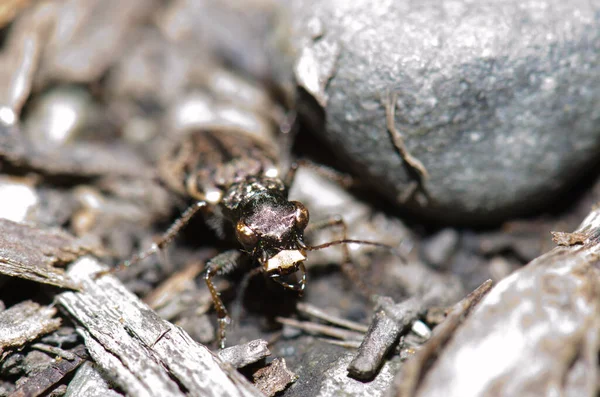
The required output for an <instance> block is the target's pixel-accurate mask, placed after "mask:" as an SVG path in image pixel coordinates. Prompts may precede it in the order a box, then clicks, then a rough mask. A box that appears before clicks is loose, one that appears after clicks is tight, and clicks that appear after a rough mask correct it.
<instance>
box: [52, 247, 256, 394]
mask: <svg viewBox="0 0 600 397" xmlns="http://www.w3.org/2000/svg"><path fill="white" fill-rule="evenodd" d="M104 269H106V267H105V266H103V265H101V264H99V263H98V262H97V261H96V260H94V259H92V258H88V257H84V258H81V259H80V260H78V261H77V262H76V263H75V264H73V266H72V267H71V269H70V270H69V275H70V276H71V277H72V278H73V279H74V280H76V281H78V282H80V283H81V285H82V291H81V292H65V293H62V294H61V295H59V296H58V298H57V302H58V303H59V304H60V305H62V306H63V307H64V308H65V309H66V310H67V311H68V312H69V313H70V314H71V315H72V316H73V317H74V318H75V319H76V321H77V322H78V323H79V324H81V327H80V328H78V331H79V332H80V333H81V334H82V335H83V337H84V339H85V344H86V347H87V348H88V350H89V352H90V355H91V356H92V358H93V359H94V361H95V362H96V363H97V364H98V365H99V366H100V367H101V368H102V370H103V371H105V372H106V373H107V374H108V375H110V377H111V378H112V379H113V380H114V381H115V383H116V384H118V385H119V387H120V388H121V389H122V390H124V391H125V392H126V393H127V394H128V395H130V396H185V395H187V396H223V395H227V396H260V392H259V391H258V390H256V389H255V388H254V387H253V386H252V385H251V384H250V383H249V382H248V381H247V380H246V379H245V378H244V377H243V376H242V375H241V374H240V373H238V372H237V371H236V370H235V369H234V368H233V367H232V366H230V365H228V364H224V363H223V362H222V361H221V360H219V359H218V357H216V356H215V355H214V354H213V353H212V352H211V351H210V350H208V349H207V348H206V347H205V346H203V345H201V344H199V343H197V342H195V341H194V340H192V339H191V338H190V336H189V335H188V334H187V333H185V332H184V331H183V330H182V329H181V328H179V327H176V326H174V325H172V324H171V323H169V322H167V321H165V320H163V319H161V318H159V317H158V316H157V315H156V313H155V312H153V311H152V310H151V309H150V308H149V307H148V306H146V305H145V304H144V303H143V302H142V301H140V300H139V299H138V298H137V297H136V296H135V295H133V294H132V293H131V292H129V291H128V290H127V289H126V288H125V287H124V286H123V284H121V282H120V281H119V280H117V279H116V278H115V277H113V276H103V277H100V278H99V279H94V277H93V275H95V274H96V273H98V272H100V271H102V270H104Z"/></svg>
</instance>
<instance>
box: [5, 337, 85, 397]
mask: <svg viewBox="0 0 600 397" xmlns="http://www.w3.org/2000/svg"><path fill="white" fill-rule="evenodd" d="M70 353H72V354H73V360H65V359H62V358H58V359H56V360H54V363H53V364H52V365H49V366H48V367H47V368H46V369H44V370H42V371H40V372H38V373H37V374H36V375H34V376H32V377H30V378H29V379H27V381H25V383H23V384H22V385H20V386H19V388H18V389H17V390H15V391H14V392H13V393H12V394H10V395H9V397H36V396H40V395H42V394H45V392H46V391H48V390H50V389H51V388H52V387H53V386H55V385H56V384H57V383H59V382H61V381H62V380H63V378H64V377H65V376H67V375H68V374H70V373H71V372H72V371H74V370H75V369H77V368H78V367H79V366H80V365H81V364H82V363H83V362H84V361H85V360H86V358H87V355H86V353H85V349H84V348H83V346H80V347H76V348H75V349H73V350H71V351H70Z"/></svg>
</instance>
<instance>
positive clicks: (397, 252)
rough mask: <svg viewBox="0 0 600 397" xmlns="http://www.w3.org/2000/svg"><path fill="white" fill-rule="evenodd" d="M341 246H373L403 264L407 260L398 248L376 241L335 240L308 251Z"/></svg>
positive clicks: (315, 246) (309, 247)
mask: <svg viewBox="0 0 600 397" xmlns="http://www.w3.org/2000/svg"><path fill="white" fill-rule="evenodd" d="M339 244H361V245H371V246H374V247H379V248H385V249H387V250H388V251H390V252H392V253H393V254H394V255H395V256H397V257H399V258H400V259H402V262H404V263H406V258H405V257H404V255H403V254H402V253H401V252H400V251H399V250H398V249H397V248H396V247H392V246H391V245H388V244H384V243H378V242H375V241H367V240H353V239H343V240H334V241H330V242H328V243H325V244H320V245H312V246H310V245H309V246H307V247H306V249H307V250H308V251H317V250H320V249H323V248H327V247H331V246H332V245H339Z"/></svg>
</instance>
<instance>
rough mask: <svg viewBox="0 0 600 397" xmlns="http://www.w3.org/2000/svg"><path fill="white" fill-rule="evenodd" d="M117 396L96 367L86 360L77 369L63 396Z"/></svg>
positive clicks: (118, 394)
mask: <svg viewBox="0 0 600 397" xmlns="http://www.w3.org/2000/svg"><path fill="white" fill-rule="evenodd" d="M81 396H85V397H119V396H121V394H120V393H117V392H116V391H115V390H113V389H111V388H110V385H109V384H108V382H107V381H106V379H104V377H103V376H102V374H100V372H99V371H98V367H97V366H96V365H95V364H93V363H91V362H89V361H88V362H86V363H84V364H83V365H82V366H81V367H79V368H78V369H77V372H76V373H75V376H74V377H73V380H71V381H70V382H69V387H68V389H67V392H66V393H65V395H64V397H81Z"/></svg>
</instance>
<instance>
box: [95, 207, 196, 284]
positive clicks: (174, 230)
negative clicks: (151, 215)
mask: <svg viewBox="0 0 600 397" xmlns="http://www.w3.org/2000/svg"><path fill="white" fill-rule="evenodd" d="M206 205H207V204H206V202H205V201H198V202H197V203H195V204H193V205H191V206H190V207H188V208H187V209H186V210H185V211H184V212H183V214H181V216H180V217H179V218H177V219H176V220H175V222H173V224H172V225H171V226H170V227H169V228H168V229H167V231H166V232H165V233H164V234H163V235H162V236H161V237H160V238H159V239H158V240H157V241H156V242H155V243H153V244H152V246H150V248H148V249H147V250H145V251H142V252H138V253H137V254H134V255H133V256H132V257H131V259H129V260H126V261H124V262H122V263H121V264H119V265H118V266H115V267H113V268H112V269H108V270H104V271H101V272H98V273H96V274H95V275H94V277H95V278H98V277H102V276H104V275H106V274H113V273H116V272H119V271H122V270H124V269H125V268H128V267H130V266H131V265H134V264H136V263H138V262H140V261H143V260H144V259H146V258H148V257H149V256H151V255H154V254H156V253H158V252H160V251H161V250H163V249H164V248H165V247H166V246H167V245H169V243H171V241H173V239H174V238H175V236H177V234H179V232H180V231H181V229H182V228H183V227H184V226H185V225H187V224H188V223H189V222H190V220H191V219H192V218H193V217H194V215H196V213H197V212H198V211H200V210H201V209H202V208H205V207H206Z"/></svg>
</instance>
